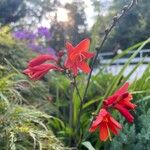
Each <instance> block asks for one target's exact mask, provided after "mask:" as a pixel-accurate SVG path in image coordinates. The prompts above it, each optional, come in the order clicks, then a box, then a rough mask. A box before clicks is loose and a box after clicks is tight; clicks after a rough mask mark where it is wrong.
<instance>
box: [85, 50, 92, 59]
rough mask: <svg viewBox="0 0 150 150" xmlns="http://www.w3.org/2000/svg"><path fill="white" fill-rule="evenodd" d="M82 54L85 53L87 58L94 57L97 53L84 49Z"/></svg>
mask: <svg viewBox="0 0 150 150" xmlns="http://www.w3.org/2000/svg"><path fill="white" fill-rule="evenodd" d="M82 54H83V55H84V56H85V57H86V58H87V59H89V58H92V57H93V56H94V55H95V53H90V52H86V51H83V52H82Z"/></svg>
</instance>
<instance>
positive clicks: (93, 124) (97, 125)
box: [89, 116, 103, 132]
mask: <svg viewBox="0 0 150 150" xmlns="http://www.w3.org/2000/svg"><path fill="white" fill-rule="evenodd" d="M102 119H103V117H102V116H97V117H96V120H94V121H93V123H92V125H91V127H90V129H89V131H90V132H94V131H95V130H96V129H97V128H98V127H99V124H100V123H101V121H102Z"/></svg>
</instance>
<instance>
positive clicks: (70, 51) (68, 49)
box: [66, 42, 74, 56]
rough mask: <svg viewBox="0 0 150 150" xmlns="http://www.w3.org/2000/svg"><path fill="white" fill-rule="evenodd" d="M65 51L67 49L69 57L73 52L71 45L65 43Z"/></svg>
mask: <svg viewBox="0 0 150 150" xmlns="http://www.w3.org/2000/svg"><path fill="white" fill-rule="evenodd" d="M66 49H67V52H68V55H69V56H70V54H71V53H72V52H73V50H74V47H73V46H72V44H71V43H69V42H66Z"/></svg>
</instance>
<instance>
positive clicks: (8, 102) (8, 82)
mask: <svg viewBox="0 0 150 150" xmlns="http://www.w3.org/2000/svg"><path fill="white" fill-rule="evenodd" d="M2 72H3V73H2ZM4 74H5V77H3V76H4ZM16 76H17V74H12V73H9V75H8V73H6V72H4V71H1V77H0V148H1V150H5V149H10V150H21V149H22V150H38V149H39V150H42V149H44V150H64V146H63V144H62V143H61V142H60V141H59V140H58V139H57V138H56V137H55V136H54V134H53V132H52V131H51V129H50V128H49V126H48V124H49V122H50V121H51V119H53V120H55V118H54V117H52V116H49V115H47V114H46V113H44V112H42V111H39V110H37V109H35V107H33V106H31V105H27V104H25V103H26V100H25V99H24V98H23V97H22V96H21V94H20V93H19V92H18V91H17V89H16V87H17V84H18V82H19V81H17V82H15V77H16Z"/></svg>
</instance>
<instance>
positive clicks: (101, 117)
mask: <svg viewBox="0 0 150 150" xmlns="http://www.w3.org/2000/svg"><path fill="white" fill-rule="evenodd" d="M97 128H99V129H100V132H99V138H100V140H101V141H106V140H107V138H108V137H109V138H110V140H111V136H110V131H111V132H112V133H113V134H115V135H118V134H119V131H120V130H121V129H122V126H121V124H120V123H119V122H117V121H116V120H115V119H114V118H113V117H112V116H111V115H110V113H109V112H107V111H106V109H104V108H102V109H101V110H100V112H99V114H98V116H97V117H96V119H95V120H94V121H93V123H92V125H91V127H90V129H89V132H94V131H95V130H96V129H97Z"/></svg>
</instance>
